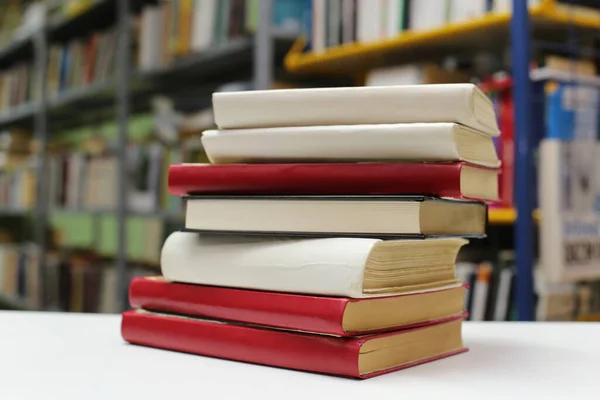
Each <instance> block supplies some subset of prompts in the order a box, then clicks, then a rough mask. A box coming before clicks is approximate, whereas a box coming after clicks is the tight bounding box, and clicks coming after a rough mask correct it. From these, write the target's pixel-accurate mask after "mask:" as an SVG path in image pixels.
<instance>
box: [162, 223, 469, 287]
mask: <svg viewBox="0 0 600 400" xmlns="http://www.w3.org/2000/svg"><path fill="white" fill-rule="evenodd" d="M465 243H466V241H465V240H464V239H428V240H409V241H382V240H379V239H366V238H319V239H300V238H285V237H260V236H231V235H201V234H197V233H193V232H175V233H172V234H171V235H170V236H169V237H168V238H167V240H166V242H165V244H164V246H163V249H162V254H161V270H162V273H163V275H164V276H165V278H166V279H167V280H170V281H176V282H185V283H194V284H203V285H215V286H227V287H237V288H247V289H256V290H268V291H279V292H290V293H313V294H320V295H330V296H346V297H353V298H363V297H371V296H377V295H385V294H389V293H409V292H418V291H423V290H428V289H430V290H432V289H433V288H434V287H435V286H436V285H437V288H438V289H439V288H440V285H441V286H445V287H458V286H460V285H461V283H459V282H457V281H456V279H455V276H454V271H453V270H454V268H450V269H448V271H447V272H448V274H447V275H444V276H443V278H442V279H443V280H441V281H437V280H436V285H422V284H415V282H420V281H419V279H418V278H416V277H414V276H413V277H414V281H412V282H413V284H412V285H411V286H402V287H396V286H393V287H392V286H389V287H387V289H386V288H383V287H385V286H386V285H398V284H399V282H400V281H396V280H394V279H395V278H390V276H391V275H390V276H388V275H387V274H386V273H384V272H383V271H380V272H379V273H375V275H378V276H379V278H378V279H377V278H370V277H371V276H373V275H372V274H373V273H374V270H375V269H377V268H378V267H376V266H375V264H374V263H377V261H374V259H375V258H376V257H381V259H380V262H381V264H382V265H387V267H386V268H392V270H393V269H394V267H398V268H402V266H401V264H403V263H401V262H400V263H399V262H397V261H394V262H393V263H391V264H390V263H387V262H386V261H385V260H386V259H390V256H389V254H390V252H398V253H396V254H397V255H399V256H401V255H404V258H406V257H408V254H413V256H414V255H415V254H416V253H414V252H415V251H419V254H421V255H422V256H423V257H422V258H419V259H418V260H416V259H415V258H414V257H413V258H412V259H411V265H412V266H414V265H419V266H420V267H422V268H423V269H426V268H427V267H430V268H431V267H432V265H431V263H432V262H433V261H432V260H434V259H435V260H438V262H442V263H444V262H448V260H449V259H452V261H450V262H451V263H453V261H454V259H455V257H456V254H457V252H458V250H459V249H460V247H461V246H462V245H464V244H465ZM415 246H416V247H418V248H419V249H420V250H416V247H415ZM401 258H402V257H401ZM427 263H429V264H427ZM392 264H393V265H392ZM404 264H406V263H404ZM411 265H404V267H405V268H410V266H411ZM439 267H440V266H438V268H439ZM383 276H385V279H384V278H382V277H383ZM388 279H391V280H388ZM377 280H379V283H377V282H376V281H377ZM381 281H383V286H382V285H381V284H380V283H381ZM437 283H439V285H438V284H437ZM380 286H381V287H382V288H380ZM425 286H428V287H425Z"/></svg>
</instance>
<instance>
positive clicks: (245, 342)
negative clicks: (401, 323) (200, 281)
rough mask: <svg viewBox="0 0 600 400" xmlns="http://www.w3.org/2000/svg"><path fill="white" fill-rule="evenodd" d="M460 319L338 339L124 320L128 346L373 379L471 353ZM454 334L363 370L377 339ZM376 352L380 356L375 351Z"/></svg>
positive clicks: (132, 314) (171, 319) (137, 314)
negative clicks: (462, 336) (387, 364)
mask: <svg viewBox="0 0 600 400" xmlns="http://www.w3.org/2000/svg"><path fill="white" fill-rule="evenodd" d="M461 319H462V318H461V317H458V318H457V319H455V320H454V321H450V322H446V323H442V324H437V325H432V326H429V327H420V328H414V329H407V330H403V331H396V332H388V333H383V334H376V335H367V336H360V337H352V338H338V337H332V336H326V335H312V334H305V333H299V332H291V331H283V330H275V329H261V328H258V327H253V326H248V325H238V324H229V323H223V322H218V321H214V320H201V319H194V318H186V317H176V316H168V315H164V314H154V313H148V312H143V311H127V312H125V313H124V314H123V319H122V323H121V334H122V336H123V339H124V340H126V341H127V342H129V343H133V344H138V345H143V346H149V347H156V348H162V349H168V350H175V351H182V352H186V353H193V354H198V355H204V356H209V357H218V358H226V359H232V360H237V361H243V362H251V363H255V364H263V365H269V366H274V367H283V368H291V369H297V370H304V371H311V372H319V373H325V374H332V375H342V376H348V377H355V378H369V377H373V376H377V375H381V374H385V373H388V372H392V371H397V370H400V369H404V368H408V367H412V366H415V365H419V364H423V363H426V362H429V361H433V360H437V359H440V358H443V357H448V356H451V355H455V354H459V353H463V352H465V351H467V349H466V348H465V347H464V346H463V344H462V340H461V339H460V323H461ZM449 328H451V329H452V337H448V338H447V339H446V340H435V341H432V342H431V344H430V345H422V346H418V347H415V351H412V352H411V353H414V354H408V353H409V352H406V351H404V352H403V351H402V350H403V349H402V348H396V349H392V348H390V349H389V350H388V351H392V352H393V354H394V356H393V357H392V358H393V360H394V366H392V367H384V368H381V365H379V368H377V369H376V370H369V368H366V367H368V366H366V365H361V364H362V362H361V358H362V357H364V353H365V352H367V351H369V349H370V348H371V347H376V346H377V343H376V341H377V340H378V339H382V340H381V341H383V342H388V341H393V339H392V338H393V337H394V336H402V335H408V336H406V337H405V338H406V339H405V340H406V341H411V340H415V341H416V340H419V339H420V337H421V335H423V334H426V333H427V332H429V333H430V334H433V335H435V334H436V333H438V332H439V334H442V333H443V334H444V336H445V335H446V332H447V330H448V329H449ZM457 333H458V337H457ZM375 352H376V350H375V351H372V353H375ZM374 355H375V354H374ZM364 364H368V362H364ZM371 369H373V368H371ZM365 370H367V371H365Z"/></svg>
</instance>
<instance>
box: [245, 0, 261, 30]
mask: <svg viewBox="0 0 600 400" xmlns="http://www.w3.org/2000/svg"><path fill="white" fill-rule="evenodd" d="M258 6H259V0H246V22H245V25H246V30H247V31H248V32H256V28H257V27H258Z"/></svg>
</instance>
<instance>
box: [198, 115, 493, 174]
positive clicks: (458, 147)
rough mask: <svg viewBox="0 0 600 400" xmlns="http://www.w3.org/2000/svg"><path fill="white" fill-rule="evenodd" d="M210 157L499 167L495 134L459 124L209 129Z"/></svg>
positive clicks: (215, 160) (206, 143)
mask: <svg viewBox="0 0 600 400" xmlns="http://www.w3.org/2000/svg"><path fill="white" fill-rule="evenodd" d="M202 144H203V145H204V148H205V149H206V153H207V154H208V157H209V158H210V161H211V162H212V163H215V164H230V163H288V162H367V161H412V162H415V161H417V162H419V161H432V162H433V161H438V162H439V161H442V162H444V161H466V162H470V163H473V164H477V165H482V166H485V167H498V166H499V165H500V160H499V159H498V156H497V154H496V148H495V146H494V142H493V140H492V137H491V136H489V135H486V134H483V133H481V132H479V131H477V130H474V129H471V128H467V127H465V126H463V125H459V124H455V123H431V124H425V123H418V124H417V123H415V124H382V125H332V126H309V127H288V128H264V129H232V130H210V131H206V132H204V135H203V137H202Z"/></svg>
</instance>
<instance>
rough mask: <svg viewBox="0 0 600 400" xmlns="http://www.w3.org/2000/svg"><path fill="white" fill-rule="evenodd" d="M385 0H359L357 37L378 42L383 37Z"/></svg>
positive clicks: (361, 39) (359, 39) (363, 40)
mask: <svg viewBox="0 0 600 400" xmlns="http://www.w3.org/2000/svg"><path fill="white" fill-rule="evenodd" d="M383 1H384V0H358V17H357V19H358V21H357V33H356V36H357V39H358V41H359V42H363V43H365V42H376V41H378V40H380V39H381V38H382V32H383V27H382V19H383V17H382V16H383V9H384V4H383Z"/></svg>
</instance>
